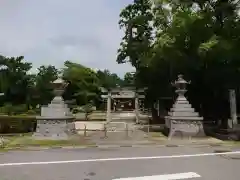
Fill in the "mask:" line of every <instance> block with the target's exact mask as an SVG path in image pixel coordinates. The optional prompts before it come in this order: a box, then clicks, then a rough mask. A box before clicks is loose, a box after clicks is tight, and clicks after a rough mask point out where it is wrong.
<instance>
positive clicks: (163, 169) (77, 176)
mask: <svg viewBox="0 0 240 180" xmlns="http://www.w3.org/2000/svg"><path fill="white" fill-rule="evenodd" d="M215 149H219V148H213V147H212V148H211V147H209V148H207V147H198V148H194V147H141V148H140V147H139V148H127V147H126V148H102V149H99V148H89V149H58V150H57V149H55V150H44V151H25V152H24V151H18V152H17V151H15V152H7V153H1V154H0V180H33V179H34V180H170V179H171V180H172V179H176V180H177V179H190V180H191V179H192V180H226V179H227V180H239V179H240V170H239V167H240V149H238V148H236V149H233V150H232V152H223V154H221V155H220V154H215V153H214V150H215Z"/></svg>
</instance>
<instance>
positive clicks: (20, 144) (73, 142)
mask: <svg viewBox="0 0 240 180" xmlns="http://www.w3.org/2000/svg"><path fill="white" fill-rule="evenodd" d="M3 137H4V140H5V143H4V146H2V147H0V150H5V149H24V148H28V147H63V146H91V145H93V144H92V143H89V142H88V141H87V140H86V139H84V138H83V137H82V136H79V135H76V136H73V137H71V138H70V139H69V140H36V139H33V138H32V137H31V134H25V135H22V136H20V135H15V136H3Z"/></svg>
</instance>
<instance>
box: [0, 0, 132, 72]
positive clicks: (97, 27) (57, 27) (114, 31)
mask: <svg viewBox="0 0 240 180" xmlns="http://www.w3.org/2000/svg"><path fill="white" fill-rule="evenodd" d="M129 2H131V0H94V1H93V0H90V1H85V0H68V1H66V0H41V1H39V0H18V1H16V0H0V6H1V11H0V25H1V32H0V54H2V55H6V56H20V55H24V56H25V59H26V60H27V61H30V62H32V63H33V66H34V68H37V67H38V66H40V65H42V64H45V65H47V64H52V65H55V66H56V67H62V65H63V62H64V61H65V60H72V61H74V62H77V63H82V64H84V65H86V66H89V67H92V68H98V69H105V68H107V69H110V71H112V72H115V73H117V74H119V75H121V76H123V74H124V73H125V72H127V71H132V67H131V66H130V65H126V64H125V65H118V64H117V63H116V51H117V48H118V47H119V43H120V40H121V36H122V33H121V31H120V30H119V27H118V20H119V13H120V10H121V9H122V8H124V6H125V5H126V4H127V3H129Z"/></svg>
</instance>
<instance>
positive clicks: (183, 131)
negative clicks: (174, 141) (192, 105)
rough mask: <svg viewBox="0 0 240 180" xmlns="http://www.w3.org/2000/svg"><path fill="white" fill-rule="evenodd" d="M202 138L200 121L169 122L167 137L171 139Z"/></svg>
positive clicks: (202, 130)
mask: <svg viewBox="0 0 240 180" xmlns="http://www.w3.org/2000/svg"><path fill="white" fill-rule="evenodd" d="M174 136H175V137H204V136H206V135H205V132H204V129H203V124H202V121H190V120H170V126H169V135H168V138H169V139H171V138H172V137H174Z"/></svg>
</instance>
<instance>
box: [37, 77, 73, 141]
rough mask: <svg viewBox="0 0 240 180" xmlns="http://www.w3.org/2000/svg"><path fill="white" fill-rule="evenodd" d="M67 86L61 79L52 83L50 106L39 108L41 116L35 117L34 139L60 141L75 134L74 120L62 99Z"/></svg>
mask: <svg viewBox="0 0 240 180" xmlns="http://www.w3.org/2000/svg"><path fill="white" fill-rule="evenodd" d="M67 85H68V84H67V83H66V82H65V81H64V80H62V79H61V78H59V79H57V80H55V81H54V82H53V83H52V87H53V88H54V90H53V93H54V95H55V97H54V98H53V100H52V101H51V103H50V104H48V105H47V106H42V107H41V115H40V116H38V117H36V119H37V128H36V132H35V133H34V134H33V137H34V138H37V139H53V140H54V139H57V140H60V139H68V138H69V137H70V136H71V135H73V134H75V124H74V119H75V118H74V116H73V115H72V113H71V112H70V109H69V108H68V107H67V104H65V103H64V100H63V98H62V94H63V92H64V90H65V88H66V87H67Z"/></svg>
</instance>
